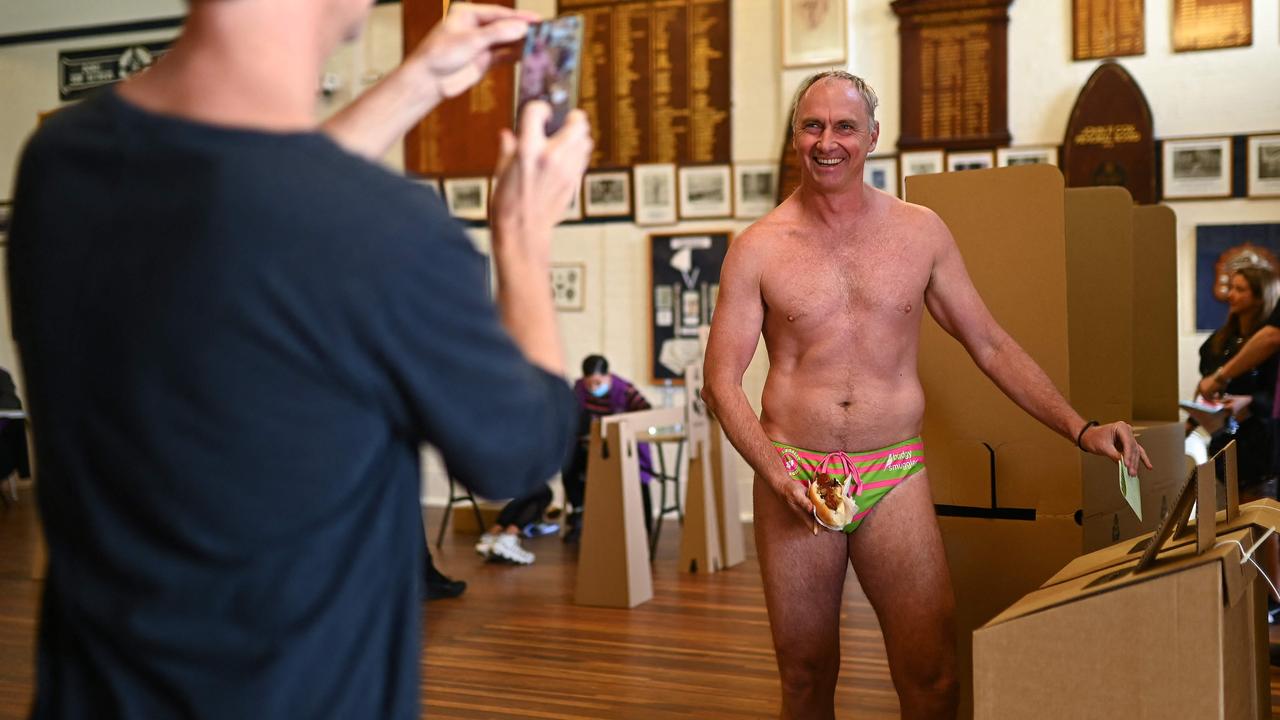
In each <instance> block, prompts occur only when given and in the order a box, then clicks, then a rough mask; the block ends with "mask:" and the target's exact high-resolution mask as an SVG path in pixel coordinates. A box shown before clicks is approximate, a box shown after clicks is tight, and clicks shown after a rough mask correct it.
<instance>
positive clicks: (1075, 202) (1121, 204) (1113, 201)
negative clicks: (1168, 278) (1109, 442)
mask: <svg viewBox="0 0 1280 720" xmlns="http://www.w3.org/2000/svg"><path fill="white" fill-rule="evenodd" d="M1066 222H1067V225H1066V232H1067V307H1068V315H1067V332H1068V338H1069V346H1070V351H1071V394H1070V395H1069V397H1070V398H1071V405H1072V406H1073V407H1074V408H1075V409H1076V411H1077V412H1079V413H1080V414H1081V415H1082V416H1084V417H1086V418H1093V419H1096V420H1099V421H1101V422H1112V421H1115V420H1126V421H1127V420H1131V419H1132V418H1133V390H1132V383H1133V378H1132V367H1133V337H1132V332H1133V296H1132V294H1131V293H1130V291H1129V288H1130V286H1131V285H1132V284H1133V251H1132V243H1133V198H1132V197H1130V195H1129V191H1128V190H1125V189H1124V188H1121V187H1091V188H1068V189H1067V191H1066ZM1173 357H1174V358H1175V360H1176V358H1177V355H1174V356H1173Z"/></svg>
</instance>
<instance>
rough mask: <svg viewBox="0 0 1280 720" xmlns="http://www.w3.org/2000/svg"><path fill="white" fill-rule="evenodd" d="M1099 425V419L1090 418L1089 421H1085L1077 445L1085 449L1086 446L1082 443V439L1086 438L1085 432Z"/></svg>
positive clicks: (1077, 437) (1077, 438)
mask: <svg viewBox="0 0 1280 720" xmlns="http://www.w3.org/2000/svg"><path fill="white" fill-rule="evenodd" d="M1097 426H1098V421H1097V420H1090V421H1089V422H1087V423H1085V424H1084V427H1082V428H1080V434H1079V435H1077V436H1076V447H1078V448H1080V449H1081V450H1084V446H1083V445H1081V444H1080V441H1081V440H1084V434H1085V433H1086V432H1088V430H1089V428H1091V427H1097Z"/></svg>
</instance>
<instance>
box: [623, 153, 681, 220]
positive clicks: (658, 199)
mask: <svg viewBox="0 0 1280 720" xmlns="http://www.w3.org/2000/svg"><path fill="white" fill-rule="evenodd" d="M631 180H632V186H633V187H634V188H635V222H636V224H637V225H674V224H675V222H676V190H677V188H676V166H675V165H674V164H672V163H651V164H646V165H636V166H634V167H632V168H631Z"/></svg>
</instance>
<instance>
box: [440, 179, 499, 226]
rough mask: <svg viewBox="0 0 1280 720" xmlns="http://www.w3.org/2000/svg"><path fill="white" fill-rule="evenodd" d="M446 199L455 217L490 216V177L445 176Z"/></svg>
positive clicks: (478, 218)
mask: <svg viewBox="0 0 1280 720" xmlns="http://www.w3.org/2000/svg"><path fill="white" fill-rule="evenodd" d="M444 200H445V204H446V205H448V207H449V212H451V213H453V216H454V217H456V218H461V219H463V220H484V219H486V218H487V217H488V216H489V178H484V177H470V178H445V181H444Z"/></svg>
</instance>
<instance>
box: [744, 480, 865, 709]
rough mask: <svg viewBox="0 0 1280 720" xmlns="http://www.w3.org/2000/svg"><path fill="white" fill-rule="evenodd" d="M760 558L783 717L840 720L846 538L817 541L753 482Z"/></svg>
mask: <svg viewBox="0 0 1280 720" xmlns="http://www.w3.org/2000/svg"><path fill="white" fill-rule="evenodd" d="M753 498H754V508H755V523H754V524H755V538H756V552H757V554H758V555H759V558H760V573H761V575H762V576H763V579H764V597H765V604H766V605H767V606H768V609H769V629H770V631H771V632H772V634H773V649H774V653H775V654H776V656H777V660H778V673H779V676H780V679H781V681H782V711H781V714H780V717H782V718H794V719H795V720H811V719H812V720H826V719H829V718H834V717H835V690H836V678H837V676H838V675H839V672H840V600H841V594H842V592H843V590H844V577H845V573H846V571H847V569H848V563H849V559H848V550H847V547H848V546H847V544H846V541H845V537H844V535H842V534H840V533H833V532H830V531H827V530H822V531H819V533H818V534H817V535H814V534H813V521H812V520H808V521H806V520H805V518H803V517H801V516H800V515H799V514H798V513H797V512H796V511H795V510H792V509H791V508H790V506H788V505H786V504H785V503H784V501H783V500H782V498H780V497H779V496H778V494H777V493H776V492H774V490H773V489H772V488H770V487H769V486H768V484H767V483H765V482H764V481H763V480H761V479H760V478H758V477H757V478H756V480H755V484H754V489H753Z"/></svg>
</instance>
